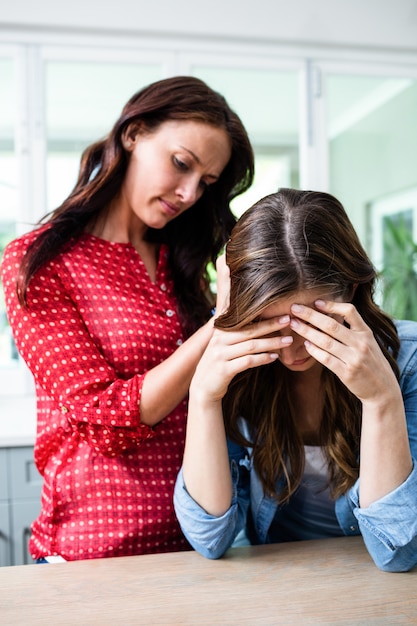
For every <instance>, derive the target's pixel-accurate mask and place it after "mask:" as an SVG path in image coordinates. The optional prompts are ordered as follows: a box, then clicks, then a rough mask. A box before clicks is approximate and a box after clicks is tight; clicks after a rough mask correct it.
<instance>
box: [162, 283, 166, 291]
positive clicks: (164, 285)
mask: <svg viewBox="0 0 417 626" xmlns="http://www.w3.org/2000/svg"><path fill="white" fill-rule="evenodd" d="M166 290H167V286H166V284H165V283H162V285H161V291H166Z"/></svg>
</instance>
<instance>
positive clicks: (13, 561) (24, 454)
mask: <svg viewBox="0 0 417 626" xmlns="http://www.w3.org/2000/svg"><path fill="white" fill-rule="evenodd" d="M0 477H1V479H0V565H24V564H26V563H32V562H33V561H32V559H31V557H30V554H29V551H28V540H29V537H30V525H31V523H32V522H33V520H34V519H35V518H36V517H37V516H38V515H39V511H40V495H41V489H42V477H41V476H40V474H39V472H38V471H37V469H36V466H35V462H34V460H33V447H32V446H24V447H16V448H1V449H0Z"/></svg>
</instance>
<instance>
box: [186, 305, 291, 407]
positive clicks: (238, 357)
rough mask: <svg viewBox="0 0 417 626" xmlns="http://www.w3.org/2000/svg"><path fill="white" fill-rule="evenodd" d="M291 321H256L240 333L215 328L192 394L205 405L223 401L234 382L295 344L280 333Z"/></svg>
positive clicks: (201, 362)
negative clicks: (283, 349) (234, 379)
mask: <svg viewBox="0 0 417 626" xmlns="http://www.w3.org/2000/svg"><path fill="white" fill-rule="evenodd" d="M289 322H290V318H289V316H288V315H284V316H282V317H281V318H272V319H268V320H264V321H260V322H254V323H252V324H249V325H247V326H245V327H243V328H242V329H239V330H222V329H219V328H215V329H214V331H213V335H212V337H211V339H210V341H209V343H208V346H207V348H206V350H205V352H204V354H203V356H202V358H201V360H200V362H199V364H198V366H197V368H196V371H195V374H194V377H193V379H192V382H191V387H190V393H191V394H194V393H197V394H198V395H199V397H200V399H203V396H204V399H205V401H206V402H217V401H219V400H221V399H222V398H223V396H224V395H225V393H226V391H227V388H228V386H229V384H230V382H231V380H232V379H233V378H234V377H235V376H236V374H239V373H240V372H243V371H245V370H247V369H251V368H253V367H259V366H261V365H267V364H268V363H271V362H272V361H275V360H276V359H277V358H278V355H279V350H281V349H282V348H284V347H286V346H288V345H289V343H291V342H292V337H291V336H289V335H286V336H280V335H279V331H280V330H282V329H283V328H286V327H288V325H289Z"/></svg>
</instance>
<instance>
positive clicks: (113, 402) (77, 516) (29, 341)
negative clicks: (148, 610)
mask: <svg viewBox="0 0 417 626" xmlns="http://www.w3.org/2000/svg"><path fill="white" fill-rule="evenodd" d="M33 237H34V234H33V233H30V234H28V235H25V236H23V237H20V238H19V239H16V240H15V241H13V242H12V243H11V244H9V245H8V247H7V248H6V251H5V253H4V257H3V262H2V279H3V287H4V291H5V298H6V307H7V312H8V317H9V321H10V325H11V327H12V330H13V335H14V338H15V341H16V345H17V348H18V350H19V352H20V354H21V355H22V357H23V359H24V360H25V361H26V363H27V365H28V367H29V369H30V370H31V372H32V374H33V376H34V378H35V383H36V389H37V415H38V421H37V437H36V443H35V452H34V454H35V461H36V465H37V467H38V469H39V471H40V473H41V474H42V475H43V478H44V484H43V491H42V506H41V513H40V515H39V517H38V518H37V519H36V520H35V521H34V523H33V524H32V536H31V539H30V545H29V547H30V552H31V554H32V556H33V557H34V558H40V557H43V556H46V555H61V556H63V557H64V558H65V559H68V560H74V559H87V558H97V557H110V556H125V555H133V554H147V553H154V552H168V551H178V550H186V549H190V548H189V545H188V544H187V542H186V540H185V539H184V537H183V535H182V533H181V531H180V528H179V525H178V522H177V520H176V517H175V514H174V509H173V503H172V497H173V489H174V483H175V479H176V476H177V472H178V470H179V468H180V464H181V461H182V453H183V446H184V436H185V419H186V409H187V404H186V400H184V401H183V402H182V403H181V404H180V405H179V406H178V407H177V408H176V409H175V410H174V411H172V413H171V414H170V415H168V416H167V417H166V418H165V419H164V420H163V421H162V422H160V424H158V425H157V426H155V427H153V428H151V427H149V426H146V425H144V424H142V423H141V421H140V414H139V403H140V397H141V389H142V384H143V380H144V376H145V375H146V372H147V371H148V370H149V369H150V368H152V367H154V366H155V365H158V364H159V363H160V362H161V361H163V360H165V359H166V358H167V357H168V356H169V355H170V354H172V352H173V351H174V350H175V349H176V348H177V347H178V346H179V345H180V344H181V342H182V341H183V333H182V329H181V326H180V323H179V320H178V317H177V313H176V300H175V297H174V293H173V284H172V281H171V280H170V277H169V272H168V267H167V249H166V248H165V247H161V250H160V256H159V260H158V268H157V279H156V282H155V283H153V282H151V280H150V278H149V275H148V273H147V271H146V269H145V266H144V264H143V263H142V260H141V258H140V256H139V255H138V253H137V252H136V250H135V249H134V247H133V246H132V245H130V244H120V243H112V242H108V241H104V240H102V239H99V238H97V237H94V236H91V235H87V234H85V235H83V236H82V237H81V238H80V239H79V240H78V242H77V243H76V244H75V246H74V247H73V248H72V249H71V250H70V251H67V252H66V253H64V254H60V255H59V256H57V257H56V258H55V259H54V260H53V261H52V262H50V263H49V264H48V265H47V266H46V267H44V268H42V269H41V270H39V271H38V272H37V273H36V274H35V276H34V277H33V278H32V280H31V281H30V284H29V289H28V294H27V299H28V304H29V308H28V309H23V308H22V307H21V306H20V305H19V303H18V301H17V296H16V276H17V271H18V267H19V264H20V261H21V258H22V255H23V254H24V252H25V250H26V248H27V246H28V244H29V242H30V241H31V240H32V239H33Z"/></svg>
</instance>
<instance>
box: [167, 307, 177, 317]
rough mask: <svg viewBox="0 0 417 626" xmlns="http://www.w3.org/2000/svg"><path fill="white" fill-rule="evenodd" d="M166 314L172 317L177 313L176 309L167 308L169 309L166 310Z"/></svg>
mask: <svg viewBox="0 0 417 626" xmlns="http://www.w3.org/2000/svg"><path fill="white" fill-rule="evenodd" d="M165 315H166V316H167V317H172V316H173V315H175V314H174V311H173V310H172V309H167V310H166V311H165Z"/></svg>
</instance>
